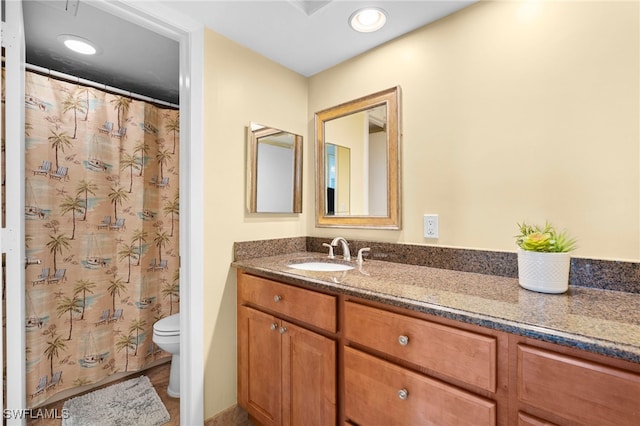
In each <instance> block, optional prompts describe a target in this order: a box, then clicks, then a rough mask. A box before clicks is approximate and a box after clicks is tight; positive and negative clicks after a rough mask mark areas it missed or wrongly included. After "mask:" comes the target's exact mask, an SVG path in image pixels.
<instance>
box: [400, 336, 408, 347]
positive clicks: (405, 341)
mask: <svg viewBox="0 0 640 426" xmlns="http://www.w3.org/2000/svg"><path fill="white" fill-rule="evenodd" d="M398 343H400V345H401V346H407V345H408V344H409V336H398Z"/></svg>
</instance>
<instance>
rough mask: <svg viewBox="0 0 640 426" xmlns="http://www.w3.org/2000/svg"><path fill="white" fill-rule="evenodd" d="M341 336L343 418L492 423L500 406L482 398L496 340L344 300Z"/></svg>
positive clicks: (488, 389) (489, 385)
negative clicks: (445, 379) (343, 343)
mask: <svg viewBox="0 0 640 426" xmlns="http://www.w3.org/2000/svg"><path fill="white" fill-rule="evenodd" d="M344 339H345V344H346V345H348V346H346V347H345V348H344V366H343V368H344V391H345V398H344V404H345V416H346V417H347V418H348V419H349V420H350V421H351V422H353V423H355V424H358V425H362V426H365V425H378V424H384V425H399V426H400V425H471V424H472V425H475V426H484V425H486V426H490V425H495V424H497V416H498V408H497V405H498V404H497V402H496V401H495V400H493V399H491V398H487V397H486V396H485V395H491V396H494V394H495V392H496V383H497V351H498V341H497V338H496V337H494V336H487V335H483V334H479V333H475V332H471V331H467V330H464V329H460V328H457V327H451V326H449V325H443V324H439V323H436V322H432V321H428V320H425V319H422V318H416V317H414V316H409V315H404V314H402V313H398V312H390V311H388V310H387V309H384V308H380V307H373V306H368V305H365V304H361V303H358V302H354V301H345V302H344ZM427 372H434V374H437V375H438V376H439V377H444V378H450V379H451V382H447V381H443V380H441V379H439V378H435V377H433V376H432V375H431V374H429V373H427ZM452 382H453V383H456V384H464V385H468V387H469V389H474V390H477V391H478V392H481V393H483V394H484V395H479V394H476V393H474V392H470V391H469V390H465V389H461V388H460V387H458V386H456V385H454V384H452Z"/></svg>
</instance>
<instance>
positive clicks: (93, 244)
mask: <svg viewBox="0 0 640 426" xmlns="http://www.w3.org/2000/svg"><path fill="white" fill-rule="evenodd" d="M110 261H111V259H108V258H106V257H104V256H103V255H102V250H101V249H100V244H98V240H97V238H96V234H94V233H91V234H90V235H88V236H87V256H86V257H85V259H84V260H83V261H82V265H83V266H84V267H85V268H88V269H96V268H104V267H105V266H107V264H108V263H109V262H110Z"/></svg>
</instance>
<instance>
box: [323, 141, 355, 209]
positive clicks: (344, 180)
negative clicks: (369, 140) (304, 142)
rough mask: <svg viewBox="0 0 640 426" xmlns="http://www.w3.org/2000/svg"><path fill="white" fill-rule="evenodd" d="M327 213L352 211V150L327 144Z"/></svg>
mask: <svg viewBox="0 0 640 426" xmlns="http://www.w3.org/2000/svg"><path fill="white" fill-rule="evenodd" d="M326 164H327V173H325V176H326V177H327V183H326V187H327V206H326V210H327V214H328V215H348V214H350V213H349V212H350V211H351V207H350V206H351V150H350V149H349V148H346V147H344V146H340V145H335V144H331V143H328V144H327V158H326Z"/></svg>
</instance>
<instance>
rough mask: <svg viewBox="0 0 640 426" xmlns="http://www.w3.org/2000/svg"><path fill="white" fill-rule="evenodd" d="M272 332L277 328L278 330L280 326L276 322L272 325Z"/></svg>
mask: <svg viewBox="0 0 640 426" xmlns="http://www.w3.org/2000/svg"><path fill="white" fill-rule="evenodd" d="M270 328H271V330H275V329H276V328H278V324H276V323H275V322H274V323H273V324H271V327H270Z"/></svg>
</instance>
